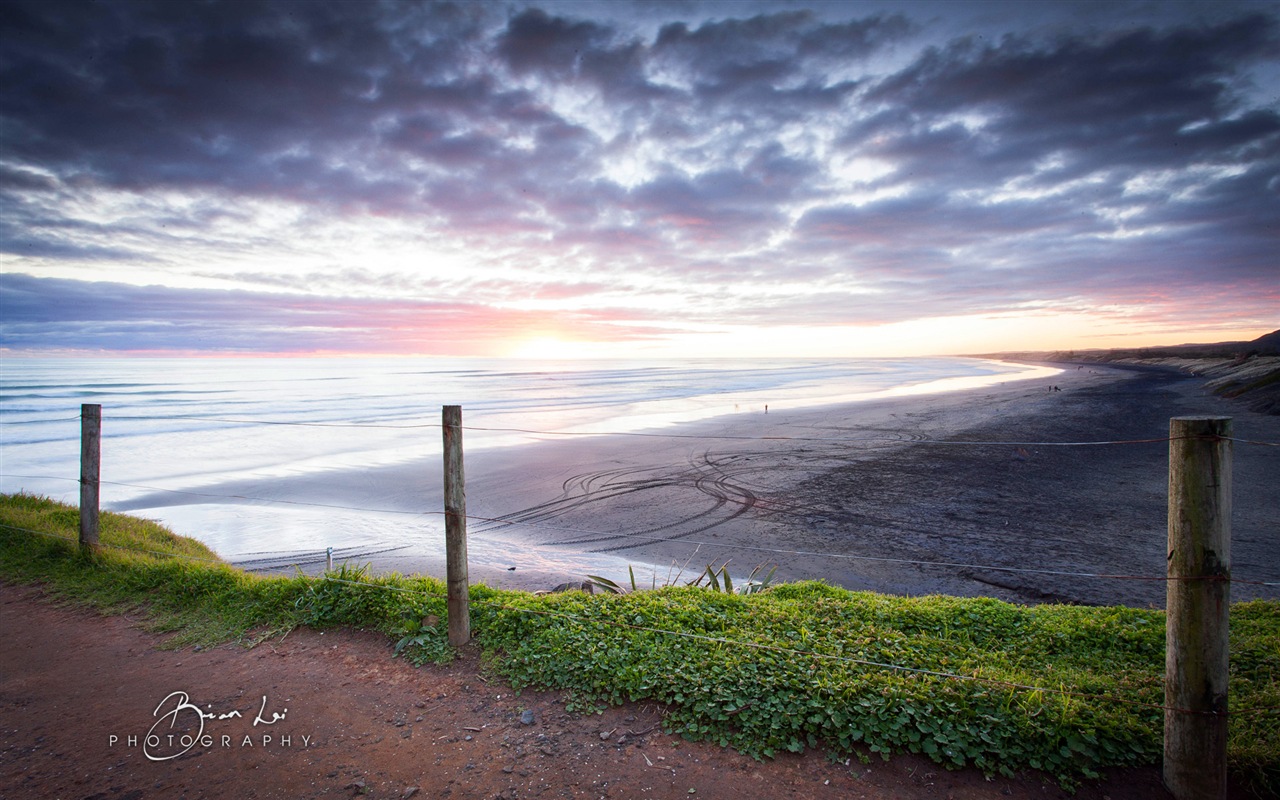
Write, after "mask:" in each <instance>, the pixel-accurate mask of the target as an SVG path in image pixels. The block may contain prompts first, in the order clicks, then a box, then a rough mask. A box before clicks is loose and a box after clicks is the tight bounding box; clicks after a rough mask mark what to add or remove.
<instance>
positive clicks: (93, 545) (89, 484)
mask: <svg viewBox="0 0 1280 800" xmlns="http://www.w3.org/2000/svg"><path fill="white" fill-rule="evenodd" d="M101 463H102V406H100V405H96V404H93V403H84V404H83V405H81V406H80V549H81V550H84V551H85V552H94V551H96V550H97V549H98V489H99V480H100V478H99V474H100V469H101Z"/></svg>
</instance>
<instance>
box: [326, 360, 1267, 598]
mask: <svg viewBox="0 0 1280 800" xmlns="http://www.w3.org/2000/svg"><path fill="white" fill-rule="evenodd" d="M1055 386H1056V387H1057V388H1058V390H1056V391H1055V389H1054V387H1055ZM1182 415H1224V416H1230V417H1233V418H1234V420H1235V423H1234V425H1235V435H1236V437H1238V438H1241V439H1254V440H1263V441H1270V442H1276V441H1280V417H1274V416H1264V415H1260V414H1257V413H1254V412H1251V411H1248V410H1246V409H1244V408H1243V407H1240V406H1238V405H1235V404H1232V403H1229V402H1227V401H1223V400H1220V399H1218V398H1215V397H1213V396H1211V395H1208V394H1207V393H1206V392H1205V391H1204V390H1203V388H1202V384H1201V382H1200V381H1199V380H1197V379H1195V378H1189V377H1185V376H1183V375H1181V374H1179V373H1176V372H1172V371H1167V370H1139V369H1129V368H1125V369H1119V368H1109V367H1099V366H1096V365H1092V366H1084V367H1083V368H1080V369H1077V368H1075V366H1068V367H1066V369H1065V371H1064V372H1062V373H1061V374H1059V375H1056V376H1054V377H1050V378H1036V379H1030V380H1024V381H1017V382H1013V383H1008V384H1002V385H997V386H992V387H987V388H983V389H976V390H967V391H958V392H949V393H943V394H934V395H922V396H908V397H896V398H886V399H881V400H874V401H864V402H860V403H850V404H845V405H840V406H831V407H821V408H807V409H796V410H790V411H789V410H784V409H777V408H775V409H771V410H770V412H769V413H768V414H765V413H764V411H763V409H756V410H751V411H744V412H743V413H739V414H735V415H731V416H726V417H719V418H716V419H713V420H707V421H704V422H700V423H694V424H689V425H684V426H673V427H669V428H663V429H662V430H661V431H658V432H655V433H654V434H653V435H629V436H589V437H559V436H537V437H531V438H532V439H536V440H539V441H537V442H536V443H531V444H529V445H527V446H523V447H516V448H501V449H492V450H477V451H474V452H471V451H469V452H467V455H466V473H467V476H466V480H467V513H468V516H469V517H470V518H471V521H470V524H469V534H470V539H469V556H470V563H471V578H472V581H473V582H477V581H484V582H486V583H489V584H490V585H500V586H504V587H515V588H527V589H539V588H549V587H551V586H553V585H555V584H557V583H560V582H563V581H569V580H582V579H583V577H584V576H585V575H587V574H600V575H605V576H606V577H609V578H611V579H613V580H615V581H618V582H620V583H626V582H628V581H629V574H628V567H631V568H633V569H634V572H635V576H636V580H637V583H638V584H641V585H644V586H648V585H652V584H653V583H655V582H656V583H657V584H658V585H662V584H664V583H667V582H669V581H672V580H674V579H675V578H676V576H677V575H681V580H685V581H687V580H689V579H690V578H692V577H694V576H695V575H696V574H697V573H698V572H700V571H701V570H703V569H705V567H706V566H707V565H708V564H709V563H713V562H714V563H716V564H720V563H723V562H724V561H725V560H726V559H727V560H728V561H729V569H730V573H731V574H732V576H733V578H734V580H735V582H737V583H741V582H742V581H744V580H745V579H746V577H747V575H748V574H749V573H750V572H751V571H752V569H753V568H755V567H756V566H758V565H763V570H764V571H766V572H767V571H768V570H770V569H773V568H774V567H775V566H776V567H777V572H776V575H775V580H799V579H805V578H819V579H823V580H826V581H828V582H830V583H833V584H837V585H841V586H845V587H848V588H852V589H871V590H875V591H880V592H887V593H893V594H900V595H923V594H935V593H944V594H953V595H963V596H975V595H987V596H994V597H999V598H1002V599H1007V600H1012V601H1017V602H1072V603H1089V604H1127V605H1137V606H1148V605H1150V606H1162V605H1163V603H1164V594H1165V584H1164V582H1163V581H1162V580H1158V579H1159V578H1161V577H1162V576H1163V575H1164V570H1165V555H1166V553H1165V543H1166V515H1167V510H1166V509H1167V506H1166V503H1167V500H1166V496H1167V495H1166V493H1167V480H1168V443H1167V441H1164V439H1165V437H1167V435H1168V425H1169V418H1170V417H1174V416H1182ZM464 424H465V420H464ZM1148 439H1150V440H1156V441H1152V442H1144V443H1136V444H1134V443H1130V444H1093V445H1084V446H1070V447H1067V446H1056V445H1055V444H1054V443H1061V442H1132V441H1134V440H1148ZM959 442H965V443H966V444H960V443H959ZM971 443H979V444H971ZM440 482H441V479H440V468H439V465H438V464H436V463H434V462H433V461H426V460H424V462H423V463H420V464H415V465H408V466H398V467H387V468H383V469H380V470H375V471H368V472H366V473H362V474H361V475H360V476H358V478H355V477H353V476H346V477H345V478H343V479H341V480H338V479H333V480H330V481H327V482H324V484H323V485H316V486H313V488H312V491H313V492H314V493H315V495H316V496H317V497H323V498H325V499H326V500H329V501H331V502H344V500H345V501H348V502H356V501H359V504H360V505H367V504H371V503H374V504H381V505H384V506H385V505H387V504H389V503H391V504H394V503H396V502H405V503H407V502H408V501H406V500H405V499H404V498H406V497H412V498H413V500H412V505H413V507H417V508H421V507H423V504H425V505H426V507H428V508H439V507H440V506H439V505H432V504H435V503H438V502H439V489H438V488H437V487H439V486H440ZM1277 485H1280V448H1276V447H1264V446H1259V445H1247V444H1243V443H1239V444H1236V446H1235V460H1234V520H1233V544H1232V547H1233V553H1232V555H1233V575H1234V576H1235V577H1236V578H1237V579H1248V580H1259V581H1280V529H1278V528H1280V526H1277V524H1276V523H1275V520H1277V519H1280V493H1277V492H1275V490H1274V487H1275V486H1277ZM423 487H427V488H426V489H425V490H424V488H423ZM424 492H425V493H424ZM406 507H409V506H406ZM433 524H434V525H435V528H433V530H435V529H436V528H438V520H437V522H436V523H433ZM430 535H433V536H434V533H433V534H430ZM360 562H361V563H371V564H372V565H373V567H374V568H375V569H376V570H379V571H388V570H396V571H400V572H425V573H428V574H435V575H440V576H443V559H442V556H441V553H440V552H439V546H438V543H435V544H432V545H431V546H429V547H426V548H425V549H424V548H416V549H413V548H411V549H407V550H402V551H396V552H392V553H385V554H380V555H374V556H373V557H370V558H361V559H360ZM918 562H926V563H918ZM512 567H514V569H510V568H512ZM996 568H1004V569H996ZM1021 570H1044V571H1048V572H1050V573H1063V574H1045V573H1043V572H1025V571H1021ZM1082 573H1083V574H1084V575H1095V574H1105V575H1121V576H1134V577H1133V578H1128V577H1126V578H1111V577H1108V578H1095V577H1084V576H1083V575H1082ZM1138 578H1154V579H1157V580H1142V579H1138ZM1257 596H1264V597H1276V596H1280V590H1277V588H1276V587H1260V586H1253V585H1248V584H1237V585H1235V586H1233V593H1232V597H1233V599H1248V598H1251V597H1257Z"/></svg>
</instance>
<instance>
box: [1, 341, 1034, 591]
mask: <svg viewBox="0 0 1280 800" xmlns="http://www.w3.org/2000/svg"><path fill="white" fill-rule="evenodd" d="M1041 372H1042V370H1037V369H1036V368H1034V367H1027V366H1025V365H1015V364H1008V363H1003V362H996V361H989V360H982V359H962V358H904V359H857V360H852V359H850V360H830V359H826V360H799V359H797V360H741V361H736V360H687V361H680V362H670V361H662V362H659V361H609V362H600V361H567V362H534V361H513V360H473V359H439V358H186V359H170V358H151V357H133V358H93V359H80V358H32V357H14V356H10V355H6V356H5V357H4V358H3V360H2V361H0V491H3V492H5V493H12V492H18V491H25V492H29V493H34V494H42V495H47V496H50V497H53V498H55V499H60V500H63V501H66V502H70V503H73V504H74V503H76V502H77V501H78V496H79V488H78V483H77V480H78V477H79V470H80V467H79V453H80V406H81V404H83V403H93V404H100V405H101V406H102V462H101V476H102V481H103V483H102V490H101V499H102V507H103V508H104V509H105V510H112V509H116V510H125V511H128V512H130V513H134V514H139V515H141V516H145V517H148V518H152V519H157V520H159V521H161V522H164V523H165V524H167V525H169V526H170V527H171V528H173V529H174V530H175V531H176V532H177V533H180V534H183V535H186V536H192V537H194V538H197V539H200V540H201V541H204V542H205V543H206V544H208V545H210V546H211V547H212V548H213V549H214V550H215V551H217V552H218V553H219V554H221V555H223V556H224V557H227V558H229V559H231V560H234V561H238V562H241V563H248V564H252V563H253V562H254V561H255V560H256V559H257V558H258V557H259V556H264V557H265V555H269V554H283V555H282V556H281V557H283V558H287V556H288V554H290V553H301V552H311V553H314V552H317V551H318V552H323V551H324V549H325V548H326V547H336V548H337V551H338V553H339V555H340V557H351V558H357V559H358V558H361V557H364V556H369V555H374V554H377V553H380V552H382V551H384V550H389V549H390V548H392V547H403V546H404V545H403V542H404V541H406V540H408V541H414V542H418V543H419V544H420V545H421V546H422V547H426V548H427V549H431V548H435V549H436V550H438V549H439V545H438V542H440V541H442V539H441V536H440V535H439V531H440V530H441V529H442V527H443V522H442V519H441V516H440V515H439V513H438V511H439V510H438V509H417V512H418V513H413V508H412V506H413V504H412V503H406V502H402V500H403V498H397V497H388V496H386V495H385V493H384V494H380V493H379V490H378V488H377V487H374V486H372V485H371V486H370V487H369V496H368V500H367V501H366V502H361V503H353V502H350V501H346V502H326V498H325V497H324V496H323V494H321V495H320V496H313V495H305V496H299V495H289V496H283V495H267V494H266V493H264V492H262V491H258V487H260V486H262V485H265V484H268V483H270V482H272V481H276V482H279V481H283V480H289V479H296V478H299V477H300V476H324V475H329V474H336V473H341V474H342V475H343V476H345V477H344V478H343V480H344V481H346V482H347V483H351V482H357V483H358V482H359V481H360V476H362V475H366V474H372V473H373V472H375V471H377V470H380V469H384V468H393V467H395V465H398V464H410V463H413V462H417V461H421V460H422V459H424V458H435V459H439V457H440V455H439V454H440V447H441V444H440V442H441V434H440V409H441V406H443V405H460V406H462V408H463V425H464V428H465V439H466V448H467V451H468V452H471V451H474V450H479V449H491V448H502V447H519V446H522V445H527V444H529V443H531V442H534V441H538V440H540V439H545V438H547V436H557V435H579V436H581V435H592V434H604V433H615V432H634V431H638V430H658V431H660V430H662V429H664V428H669V427H670V426H673V425H678V424H680V423H684V422H691V421H695V420H701V419H707V418H711V417H716V416H720V415H728V414H735V413H759V412H761V411H763V410H764V408H765V406H766V405H767V406H768V407H769V408H770V409H772V410H775V411H784V410H786V409H789V408H798V407H806V406H815V405H824V404H834V403H840V402H850V401H856V400H859V399H864V398H872V397H883V396H891V395H894V394H904V393H919V392H928V391H943V390H946V389H949V388H964V387H967V386H973V385H982V384H989V383H994V382H1002V381H1006V380H1015V379H1019V378H1023V377H1031V376H1033V375H1037V374H1040V373H1041ZM370 483H372V481H370ZM323 484H324V482H323V481H315V482H314V485H316V486H322V485H323ZM392 529H394V530H395V531H396V534H395V536H394V537H391V536H390V535H389V533H388V531H389V530H392ZM430 543H437V544H430ZM598 558H599V557H596V556H581V557H577V556H572V555H566V554H560V555H557V556H555V557H554V558H553V560H555V559H558V560H559V561H560V562H561V563H559V564H546V563H544V564H542V566H546V567H549V568H554V567H556V566H559V567H560V568H562V569H566V570H571V571H580V570H582V569H585V568H593V567H601V566H602V565H600V564H598V563H597V562H596V561H593V559H597V560H598ZM584 559H585V560H584ZM501 560H502V559H497V560H495V566H496V564H497V561H501Z"/></svg>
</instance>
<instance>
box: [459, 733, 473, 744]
mask: <svg viewBox="0 0 1280 800" xmlns="http://www.w3.org/2000/svg"><path fill="white" fill-rule="evenodd" d="M473 738H474V737H473V736H472V735H471V734H469V733H468V734H467V735H466V736H463V737H462V740H463V741H464V742H469V741H471V740H472V739H473Z"/></svg>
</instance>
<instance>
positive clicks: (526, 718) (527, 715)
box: [520, 708, 533, 725]
mask: <svg viewBox="0 0 1280 800" xmlns="http://www.w3.org/2000/svg"><path fill="white" fill-rule="evenodd" d="M520 724H521V725H532V724H533V712H532V711H530V710H529V709H527V708H526V709H525V710H524V711H521V712H520Z"/></svg>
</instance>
